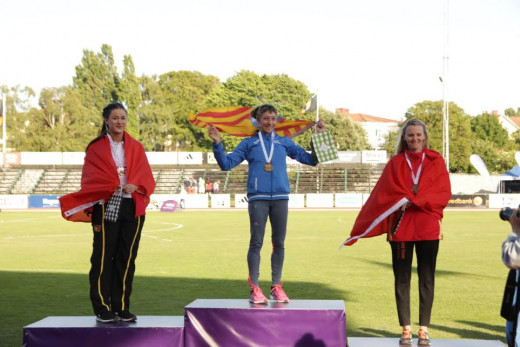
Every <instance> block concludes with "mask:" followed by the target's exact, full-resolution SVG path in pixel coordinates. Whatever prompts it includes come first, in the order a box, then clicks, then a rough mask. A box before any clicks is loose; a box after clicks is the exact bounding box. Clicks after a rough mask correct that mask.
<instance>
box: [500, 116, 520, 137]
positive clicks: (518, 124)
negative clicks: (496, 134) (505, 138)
mask: <svg viewBox="0 0 520 347" xmlns="http://www.w3.org/2000/svg"><path fill="white" fill-rule="evenodd" d="M493 116H495V117H497V118H498V122H499V123H500V125H502V127H503V128H504V129H506V131H507V133H508V134H509V138H511V136H512V135H513V133H514V132H516V131H518V130H520V117H508V116H505V115H501V114H498V111H493Z"/></svg>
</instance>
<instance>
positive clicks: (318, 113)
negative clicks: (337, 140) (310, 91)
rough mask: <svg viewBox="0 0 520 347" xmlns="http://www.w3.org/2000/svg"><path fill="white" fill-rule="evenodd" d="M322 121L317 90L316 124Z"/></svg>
mask: <svg viewBox="0 0 520 347" xmlns="http://www.w3.org/2000/svg"><path fill="white" fill-rule="evenodd" d="M319 120H320V104H319V103H318V90H316V122H317V121H319Z"/></svg>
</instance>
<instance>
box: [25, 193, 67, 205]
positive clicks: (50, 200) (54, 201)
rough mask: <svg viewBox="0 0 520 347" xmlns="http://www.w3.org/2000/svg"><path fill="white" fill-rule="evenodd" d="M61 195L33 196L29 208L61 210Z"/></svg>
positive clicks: (30, 198)
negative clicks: (59, 198)
mask: <svg viewBox="0 0 520 347" xmlns="http://www.w3.org/2000/svg"><path fill="white" fill-rule="evenodd" d="M58 197H59V195H31V196H29V208H59V207H60V201H59V200H58Z"/></svg>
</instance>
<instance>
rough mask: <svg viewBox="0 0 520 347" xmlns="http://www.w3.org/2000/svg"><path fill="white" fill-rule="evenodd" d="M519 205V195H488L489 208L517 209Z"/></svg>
mask: <svg viewBox="0 0 520 347" xmlns="http://www.w3.org/2000/svg"><path fill="white" fill-rule="evenodd" d="M519 205H520V194H489V208H502V207H511V208H517V207H518V206H519Z"/></svg>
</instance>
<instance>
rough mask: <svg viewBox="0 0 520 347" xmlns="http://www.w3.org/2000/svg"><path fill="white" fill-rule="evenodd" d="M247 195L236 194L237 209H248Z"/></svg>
mask: <svg viewBox="0 0 520 347" xmlns="http://www.w3.org/2000/svg"><path fill="white" fill-rule="evenodd" d="M247 203H248V200H247V195H246V194H235V208H247Z"/></svg>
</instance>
